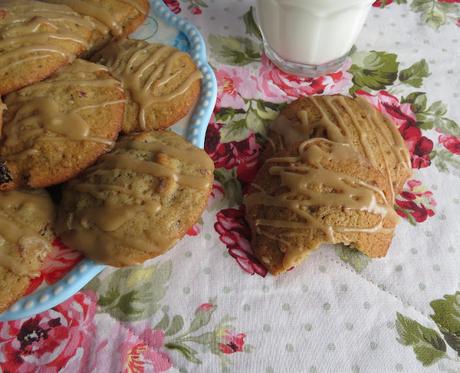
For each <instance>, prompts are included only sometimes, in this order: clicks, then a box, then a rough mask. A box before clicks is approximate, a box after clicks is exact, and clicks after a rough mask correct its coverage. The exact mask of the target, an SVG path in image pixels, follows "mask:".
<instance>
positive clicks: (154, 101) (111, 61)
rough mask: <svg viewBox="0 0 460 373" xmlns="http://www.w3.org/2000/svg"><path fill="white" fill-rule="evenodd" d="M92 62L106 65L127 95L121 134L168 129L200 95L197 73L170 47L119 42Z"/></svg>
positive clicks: (137, 42)
mask: <svg viewBox="0 0 460 373" xmlns="http://www.w3.org/2000/svg"><path fill="white" fill-rule="evenodd" d="M92 60H93V61H96V62H99V63H102V64H103V65H106V66H107V67H108V68H109V69H110V72H111V73H112V74H113V76H114V77H115V78H117V79H119V80H120V81H121V82H122V83H123V86H124V87H125V89H126V91H127V94H128V102H127V107H126V111H125V120H124V122H123V132H124V133H131V132H134V131H145V130H152V129H160V128H166V127H169V126H171V125H172V124H174V123H175V122H177V121H178V120H179V119H181V118H182V117H184V116H185V115H186V114H187V113H188V112H189V111H190V109H191V108H192V106H193V105H194V103H195V101H196V100H197V98H198V95H199V93H200V80H201V73H200V71H199V70H198V69H197V67H196V66H195V64H194V62H193V61H192V59H191V57H190V56H189V55H188V54H187V53H184V52H180V51H179V50H177V49H175V48H172V47H170V46H166V45H161V44H150V43H148V42H146V41H143V40H121V41H119V42H116V43H112V44H110V45H108V46H107V47H105V48H104V49H103V50H101V51H100V52H98V53H96V54H95V55H94V56H93V58H92Z"/></svg>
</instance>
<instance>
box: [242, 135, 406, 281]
mask: <svg viewBox="0 0 460 373" xmlns="http://www.w3.org/2000/svg"><path fill="white" fill-rule="evenodd" d="M385 188H386V183H385V177H384V176H383V175H382V174H381V173H380V171H379V170H377V169H376V168H374V167H373V166H372V165H371V164H370V163H369V162H368V161H367V160H366V159H365V158H363V157H362V156H361V155H359V154H358V153H356V152H355V151H353V149H352V147H351V146H350V145H349V144H340V143H337V142H332V141H329V140H326V139H312V140H309V141H306V142H304V143H302V144H301V145H300V146H297V147H292V148H291V149H290V150H284V151H281V152H280V153H277V154H275V155H273V156H272V157H271V158H269V159H267V160H266V161H265V163H264V165H263V166H262V168H261V169H260V170H259V172H258V174H257V176H256V178H255V180H254V181H253V183H252V186H251V190H250V192H249V194H248V195H247V196H246V197H245V205H246V218H247V220H248V222H249V225H250V227H251V232H252V247H253V250H254V252H255V254H256V256H257V257H258V258H259V259H260V261H261V262H262V263H263V264H264V265H265V266H266V267H267V269H268V270H269V271H270V272H271V273H273V274H278V273H281V272H284V271H287V270H288V269H290V268H291V267H293V266H295V265H297V264H298V263H299V262H300V261H302V260H303V259H304V258H305V257H306V256H307V255H308V254H309V253H310V252H311V251H312V250H314V249H315V248H317V247H318V246H319V245H320V244H321V243H343V244H345V245H350V246H353V247H355V248H357V249H358V250H360V251H361V252H363V253H364V254H366V255H368V256H370V257H381V256H384V255H385V254H386V252H387V251H388V248H389V246H390V244H391V240H392V237H393V231H394V227H395V226H396V224H397V222H398V216H397V214H396V213H395V211H394V209H393V206H392V203H391V202H389V201H388V200H387V198H386V194H387V193H388V191H387V190H386V189H385Z"/></svg>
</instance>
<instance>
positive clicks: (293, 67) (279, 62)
mask: <svg viewBox="0 0 460 373" xmlns="http://www.w3.org/2000/svg"><path fill="white" fill-rule="evenodd" d="M264 50H265V54H266V55H267V57H268V58H269V59H270V60H271V61H272V62H273V63H274V64H275V65H276V66H277V67H279V68H280V69H281V70H283V71H285V72H287V73H289V74H294V75H299V76H304V77H307V78H317V77H319V76H323V75H326V74H330V73H333V72H336V71H337V70H339V69H340V68H341V67H342V66H343V63H344V62H345V60H346V58H347V55H348V54H345V55H344V56H342V57H339V58H337V59H336V60H333V61H330V62H327V63H324V64H321V65H309V64H303V63H297V62H292V61H287V60H285V59H284V58H283V57H281V56H280V55H279V54H278V53H276V52H275V51H274V50H273V49H272V47H270V45H269V44H268V43H267V42H265V41H264Z"/></svg>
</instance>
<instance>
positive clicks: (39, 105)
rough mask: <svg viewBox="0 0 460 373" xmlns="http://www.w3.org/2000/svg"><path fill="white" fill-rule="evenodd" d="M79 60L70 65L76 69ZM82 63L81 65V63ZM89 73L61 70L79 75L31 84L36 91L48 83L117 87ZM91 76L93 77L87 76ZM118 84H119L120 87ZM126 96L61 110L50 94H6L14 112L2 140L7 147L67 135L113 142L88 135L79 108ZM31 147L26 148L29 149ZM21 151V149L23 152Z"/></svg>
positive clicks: (101, 105) (94, 107)
mask: <svg viewBox="0 0 460 373" xmlns="http://www.w3.org/2000/svg"><path fill="white" fill-rule="evenodd" d="M80 63H81V62H80V60H76V61H75V62H74V64H75V66H76V67H75V66H74V65H72V68H74V69H78V68H79V67H80V66H79V64H80ZM82 67H83V66H82ZM84 67H87V68H88V73H92V72H96V71H101V70H102V71H104V68H103V67H99V66H94V65H93V64H91V63H86V64H85V65H84ZM88 73H82V72H77V71H75V72H73V73H72V74H69V73H67V74H62V76H65V75H66V76H69V75H71V76H75V77H77V78H78V77H80V78H81V79H80V80H79V79H75V80H57V79H53V80H52V81H44V82H40V83H36V84H34V85H33V86H32V87H33V88H34V90H35V91H37V92H38V91H39V90H40V89H42V88H45V87H46V86H48V85H52V86H55V87H57V86H59V85H62V86H64V87H66V86H77V87H92V88H97V87H101V88H106V87H120V85H119V83H118V82H117V81H116V80H115V79H110V78H109V79H97V78H96V79H94V76H89V75H88ZM90 78H93V79H90ZM120 88H121V87H120ZM124 102H125V100H112V101H103V102H95V103H90V104H89V105H84V106H79V107H77V108H75V109H72V110H70V111H68V112H62V110H61V109H60V107H59V104H58V103H57V102H56V101H55V100H54V99H53V98H52V97H46V96H43V97H40V96H39V97H33V96H32V97H30V96H21V95H20V94H12V95H8V96H7V97H6V100H5V104H6V105H7V107H8V108H9V110H11V111H13V112H15V115H14V117H13V119H12V121H11V123H8V125H7V126H5V128H4V134H5V140H4V144H5V146H8V147H16V146H18V145H19V144H21V143H23V142H25V143H26V144H27V147H28V148H31V147H33V144H34V143H35V142H36V141H37V140H38V139H41V140H48V141H52V140H57V139H68V140H74V141H91V142H95V143H101V144H105V145H109V146H113V145H114V141H111V140H108V139H104V138H102V137H96V136H91V128H90V125H89V123H88V122H86V121H85V120H84V119H83V117H82V116H81V115H80V113H81V112H83V111H87V110H97V109H100V108H104V107H106V106H110V105H117V104H120V103H124ZM30 150H33V149H28V150H26V152H29V151H30ZM23 152H24V151H21V152H20V153H23ZM20 153H16V154H9V155H7V156H6V157H4V158H5V159H8V158H11V157H15V156H17V155H18V154H20Z"/></svg>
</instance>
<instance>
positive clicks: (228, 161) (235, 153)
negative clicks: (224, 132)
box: [204, 122, 260, 183]
mask: <svg viewBox="0 0 460 373" xmlns="http://www.w3.org/2000/svg"><path fill="white" fill-rule="evenodd" d="M222 126H223V125H222V124H219V123H213V122H211V123H209V126H208V130H207V133H206V142H205V145H204V149H205V150H206V152H207V153H208V154H209V155H210V157H211V158H212V160H213V161H214V165H215V167H216V168H225V169H228V170H230V169H232V168H234V167H236V172H237V175H238V179H239V180H241V181H243V182H246V183H248V182H251V181H252V179H253V178H254V177H255V174H256V172H257V169H258V162H259V161H258V159H259V152H260V145H259V144H258V143H257V141H256V136H255V134H254V133H251V134H250V135H249V136H248V137H247V138H246V139H245V140H242V141H232V142H227V143H222V142H221V141H220V130H221V128H222Z"/></svg>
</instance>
